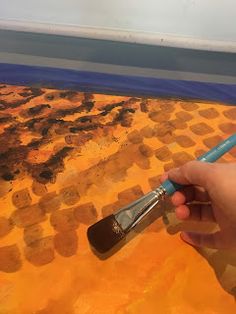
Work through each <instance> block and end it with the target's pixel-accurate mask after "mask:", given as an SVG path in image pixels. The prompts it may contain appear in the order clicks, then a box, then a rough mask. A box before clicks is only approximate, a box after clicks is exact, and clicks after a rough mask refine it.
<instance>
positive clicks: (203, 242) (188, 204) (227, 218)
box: [163, 161, 236, 249]
mask: <svg viewBox="0 0 236 314" xmlns="http://www.w3.org/2000/svg"><path fill="white" fill-rule="evenodd" d="M167 176H168V178H169V179H170V180H172V181H174V182H177V183H180V184H184V185H189V186H186V187H185V188H183V189H182V190H181V191H178V192H175V193H174V195H173V196H172V203H173V205H174V206H176V209H175V212H176V216H177V218H178V219H181V220H196V221H200V222H201V221H213V222H216V223H217V224H218V226H219V228H220V230H219V231H217V232H215V233H212V234H200V233H191V232H182V233H181V238H182V239H183V240H184V241H185V242H187V243H188V244H191V245H194V246H199V247H209V248H218V249H220V248H221V249H229V248H236V163H234V164H220V163H214V164H210V163H205V162H200V161H191V162H188V163H187V164H185V165H184V166H182V167H180V168H176V169H172V170H170V171H169V172H168V174H167ZM167 176H165V178H166V177H167ZM165 178H164V177H163V179H165ZM192 202H194V203H192ZM196 202H202V203H203V202H204V203H205V204H204V203H203V204H201V203H198V204H197V203H196ZM206 202H207V203H206Z"/></svg>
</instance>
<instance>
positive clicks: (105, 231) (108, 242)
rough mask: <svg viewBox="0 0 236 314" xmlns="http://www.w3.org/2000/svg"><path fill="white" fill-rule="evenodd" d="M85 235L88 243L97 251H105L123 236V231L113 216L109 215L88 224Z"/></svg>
mask: <svg viewBox="0 0 236 314" xmlns="http://www.w3.org/2000/svg"><path fill="white" fill-rule="evenodd" d="M87 236H88V240H89V242H90V244H91V245H92V246H93V247H94V248H95V249H96V250H97V251H98V252H99V253H106V252H108V251H109V250H110V249H111V248H113V246H115V245H116V244H117V243H119V242H120V241H121V240H122V239H123V238H124V237H125V232H124V230H123V229H122V228H121V226H120V225H119V223H118V222H117V221H116V219H115V216H114V215H110V216H108V217H106V218H104V219H102V220H100V221H98V222H97V223H95V224H94V225H92V226H90V227H89V228H88V231H87Z"/></svg>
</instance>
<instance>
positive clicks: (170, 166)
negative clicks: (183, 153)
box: [164, 162, 176, 172]
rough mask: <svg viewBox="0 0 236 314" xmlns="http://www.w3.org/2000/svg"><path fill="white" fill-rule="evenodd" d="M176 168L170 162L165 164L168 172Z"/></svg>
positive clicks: (165, 169)
mask: <svg viewBox="0 0 236 314" xmlns="http://www.w3.org/2000/svg"><path fill="white" fill-rule="evenodd" d="M173 168H176V165H175V164H174V163H173V162H169V163H168V164H164V171H165V172H168V171H169V170H171V169H173Z"/></svg>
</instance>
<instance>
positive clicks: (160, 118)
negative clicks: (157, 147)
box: [148, 110, 170, 122]
mask: <svg viewBox="0 0 236 314" xmlns="http://www.w3.org/2000/svg"><path fill="white" fill-rule="evenodd" d="M148 116H149V118H150V119H151V120H152V121H154V122H164V121H168V120H169V119H170V114H169V113H168V112H164V111H163V110H160V111H154V112H150V113H149V115H148Z"/></svg>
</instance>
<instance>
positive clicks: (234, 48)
mask: <svg viewBox="0 0 236 314" xmlns="http://www.w3.org/2000/svg"><path fill="white" fill-rule="evenodd" d="M0 29H4V30H13V31H23V32H32V33H42V34H52V35H63V36H73V37H80V38H89V39H98V40H111V41H118V42H126V43H136V44H147V45H155V46H164V47H173V48H187V49H196V50H206V51H218V52H228V53H236V41H215V40H206V39H197V38H190V37H180V36H173V35H169V34H158V33H150V32H137V31H133V30H130V31H124V30H120V29H108V28H97V27H86V26H74V25H59V24H49V23H39V22H29V21H21V20H11V19H7V20H4V19H0Z"/></svg>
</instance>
